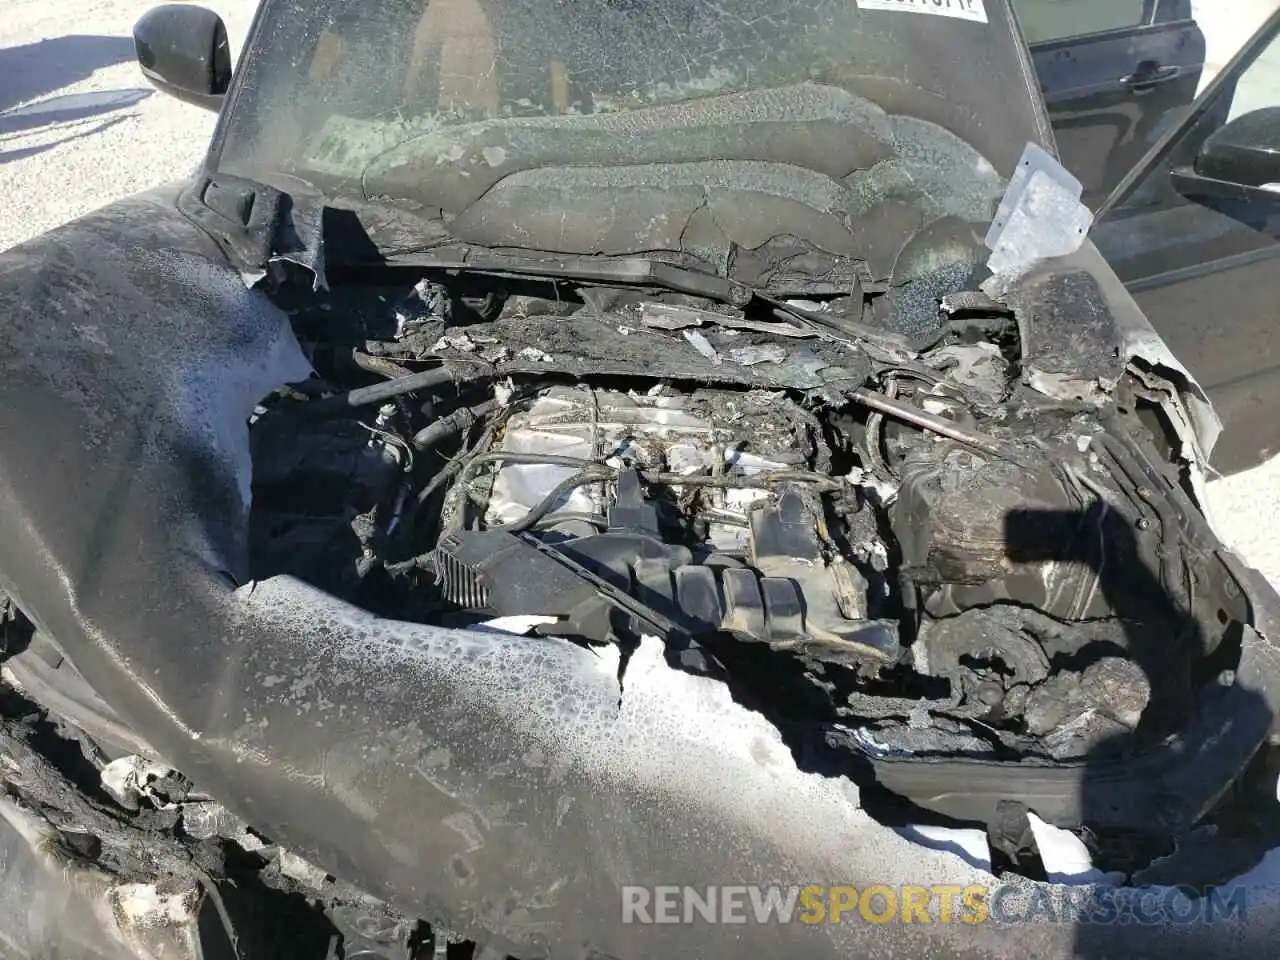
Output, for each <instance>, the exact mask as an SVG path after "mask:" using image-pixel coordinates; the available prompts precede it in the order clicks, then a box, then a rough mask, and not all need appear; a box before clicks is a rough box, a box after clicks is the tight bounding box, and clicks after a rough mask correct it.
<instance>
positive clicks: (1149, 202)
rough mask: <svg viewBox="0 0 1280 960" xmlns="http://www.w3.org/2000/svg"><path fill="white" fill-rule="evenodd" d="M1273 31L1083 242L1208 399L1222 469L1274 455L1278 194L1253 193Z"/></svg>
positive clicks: (1273, 26)
mask: <svg viewBox="0 0 1280 960" xmlns="http://www.w3.org/2000/svg"><path fill="white" fill-rule="evenodd" d="M1278 34H1280V18H1277V19H1274V20H1272V22H1271V23H1270V24H1269V25H1268V26H1267V27H1266V28H1265V30H1264V31H1263V32H1262V33H1261V34H1260V35H1259V36H1258V37H1257V38H1256V39H1255V40H1254V41H1252V42H1251V43H1250V45H1249V47H1247V48H1246V51H1245V52H1244V54H1242V55H1241V57H1240V58H1239V59H1238V60H1237V62H1236V63H1234V64H1233V65H1232V66H1230V67H1229V68H1228V69H1227V70H1226V71H1225V72H1224V73H1223V75H1222V76H1220V77H1219V78H1218V80H1217V81H1215V83H1214V84H1213V85H1212V86H1211V87H1210V88H1209V90H1208V91H1206V93H1205V96H1203V97H1202V98H1201V99H1200V100H1199V101H1198V102H1197V103H1196V104H1195V106H1194V107H1193V108H1192V112H1191V114H1190V115H1189V116H1188V117H1187V118H1186V119H1185V120H1184V121H1183V122H1182V123H1181V124H1180V125H1179V126H1178V127H1177V128H1176V129H1174V130H1173V131H1171V132H1170V133H1169V134H1168V135H1167V136H1166V138H1165V139H1164V140H1163V141H1161V143H1160V145H1159V146H1157V147H1156V148H1155V149H1154V150H1153V151H1152V152H1151V153H1150V154H1148V156H1147V157H1146V158H1145V159H1144V160H1143V162H1142V163H1141V164H1140V165H1139V167H1138V168H1137V169H1136V170H1135V171H1134V172H1133V173H1132V174H1130V176H1129V177H1128V178H1126V180H1125V182H1124V183H1122V184H1121V185H1120V187H1119V188H1118V190H1117V191H1116V193H1115V195H1114V196H1113V197H1112V198H1111V199H1110V200H1109V201H1108V202H1107V204H1106V205H1105V206H1104V207H1103V209H1102V210H1100V211H1099V214H1098V220H1097V223H1096V225H1095V227H1094V230H1093V234H1092V237H1093V240H1094V243H1095V244H1096V245H1097V247H1098V249H1099V251H1101V253H1102V255H1103V256H1104V257H1106V258H1107V260H1108V261H1109V262H1110V264H1111V266H1112V268H1113V269H1114V270H1115V271H1116V273H1117V274H1118V275H1119V277H1120V279H1121V280H1123V281H1124V283H1125V285H1126V286H1127V287H1128V288H1129V291H1130V292H1131V293H1132V294H1133V296H1134V299H1136V300H1137V301H1138V304H1139V305H1140V306H1141V307H1142V309H1143V311H1144V312H1145V313H1146V315H1147V318H1148V319H1149V320H1150V321H1151V323H1152V325H1153V326H1154V327H1155V328H1156V330H1157V331H1158V332H1159V333H1160V335H1161V336H1162V337H1164V339H1165V341H1166V342H1167V343H1168V345H1169V347H1170V348H1171V349H1172V351H1173V353H1174V355H1175V356H1177V357H1178V359H1179V360H1181V361H1182V362H1183V363H1184V364H1186V366H1187V367H1188V368H1189V369H1190V371H1191V372H1192V374H1194V375H1195V376H1196V378H1197V379H1198V380H1199V381H1200V384H1201V386H1203V387H1204V388H1205V389H1206V390H1207V391H1208V392H1209V396H1210V399H1212V400H1213V402H1214V405H1215V406H1216V407H1217V410H1218V415H1219V416H1220V417H1221V419H1222V421H1223V423H1224V424H1225V426H1226V433H1225V434H1224V436H1223V438H1222V440H1221V441H1220V442H1219V445H1218V449H1217V450H1216V451H1215V454H1214V461H1215V465H1216V466H1217V467H1218V468H1219V469H1222V470H1234V469H1240V468H1243V467H1247V466H1252V465H1253V464H1255V463H1257V462H1259V461H1260V460H1261V459H1263V458H1265V457H1266V456H1270V455H1272V454H1275V453H1277V452H1280V417H1277V415H1276V402H1277V394H1278V393H1280V312H1278V311H1280V307H1277V304H1280V242H1278V241H1280V193H1271V192H1270V191H1269V190H1267V189H1260V188H1265V187H1267V186H1269V184H1268V181H1269V180H1270V181H1271V182H1280V166H1277V168H1276V169H1275V170H1274V171H1273V170H1269V169H1268V158H1267V151H1266V149H1265V148H1266V147H1267V146H1268V143H1266V142H1265V141H1266V140H1268V139H1269V138H1270V132H1271V130H1273V129H1275V128H1277V127H1280V111H1277V109H1276V108H1280V37H1278ZM1258 111H1263V113H1262V114H1261V115H1259V114H1258V113H1257V112H1258ZM1228 124H1230V125H1231V129H1230V130H1226V129H1224V128H1225V127H1226V126H1227V125H1228ZM1260 131H1261V132H1260ZM1215 135H1216V136H1215ZM1260 141H1261V142H1260ZM1253 144H1257V145H1258V146H1259V147H1262V148H1263V149H1262V150H1260V151H1258V153H1256V154H1252V153H1250V152H1249V147H1250V146H1251V145H1253ZM1242 151H1243V153H1242ZM1241 156H1244V158H1245V159H1244V160H1243V161H1242V160H1241ZM1224 158H1225V159H1224ZM1231 171H1236V175H1232V174H1231V173H1230V172H1231ZM1250 178H1252V181H1253V182H1247V181H1248V180H1249V179H1250ZM1224 181H1225V183H1224ZM1233 184H1234V186H1233Z"/></svg>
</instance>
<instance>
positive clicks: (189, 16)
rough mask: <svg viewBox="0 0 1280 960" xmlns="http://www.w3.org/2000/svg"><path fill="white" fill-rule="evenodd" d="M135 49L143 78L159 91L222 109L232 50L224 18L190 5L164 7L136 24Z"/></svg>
mask: <svg viewBox="0 0 1280 960" xmlns="http://www.w3.org/2000/svg"><path fill="white" fill-rule="evenodd" d="M133 45H134V47H135V48H136V50H137V54H138V65H139V66H141V67H142V73H143V75H144V76H145V77H146V78H147V79H148V80H150V81H151V82H152V83H153V84H154V85H155V86H156V87H157V88H158V89H159V90H161V91H163V92H164V93H167V94H169V95H171V96H174V97H177V98H178V99H179V100H184V101H186V102H187V103H192V104H195V105H196V106H198V107H204V108H205V109H206V110H218V109H220V108H221V107H222V97H223V95H224V94H225V93H226V92H227V87H229V86H230V85H231V47H230V45H229V44H228V43H227V28H226V26H225V25H224V24H223V23H222V18H221V17H219V16H218V15H217V14H216V13H214V12H213V11H212V10H209V9H206V8H205V7H198V6H195V5H194V4H187V3H166V4H164V5H163V6H159V7H154V8H153V9H151V10H149V11H147V12H146V13H145V14H143V16H142V19H141V20H139V21H138V22H137V24H135V25H134V28H133Z"/></svg>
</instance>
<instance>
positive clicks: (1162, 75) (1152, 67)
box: [1120, 60, 1182, 93]
mask: <svg viewBox="0 0 1280 960" xmlns="http://www.w3.org/2000/svg"><path fill="white" fill-rule="evenodd" d="M1180 76H1182V68H1181V67H1178V66H1172V65H1164V66H1162V65H1161V64H1158V63H1152V62H1151V61H1149V60H1148V61H1145V62H1143V63H1140V64H1138V66H1137V68H1136V69H1135V70H1134V71H1133V73H1127V74H1125V75H1124V76H1123V77H1121V78H1120V86H1122V87H1126V88H1128V89H1129V90H1133V91H1134V92H1135V93H1143V92H1145V91H1147V90H1150V89H1152V88H1153V87H1157V86H1159V85H1160V84H1162V83H1168V82H1169V81H1170V80H1176V79H1178V77H1180Z"/></svg>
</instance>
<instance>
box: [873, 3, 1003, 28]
mask: <svg viewBox="0 0 1280 960" xmlns="http://www.w3.org/2000/svg"><path fill="white" fill-rule="evenodd" d="M854 3H855V5H856V6H857V7H858V9H859V10H896V11H898V12H899V13H930V14H933V15H934V16H936V17H954V18H955V19H957V20H972V21H973V22H974V23H986V22H987V8H986V7H985V6H983V0H854Z"/></svg>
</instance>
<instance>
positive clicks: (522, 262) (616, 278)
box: [387, 254, 756, 307]
mask: <svg viewBox="0 0 1280 960" xmlns="http://www.w3.org/2000/svg"><path fill="white" fill-rule="evenodd" d="M387 262H388V263H393V264H412V265H414V266H423V267H430V268H432V269H436V270H458V271H469V272H471V273H487V274H493V275H495V276H504V275H505V276H511V277H538V278H543V277H545V278H546V279H548V280H578V281H582V282H585V283H607V284H619V285H623V286H636V287H643V286H654V287H662V288H663V289H666V290H672V291H675V292H677V293H687V294H690V295H692V296H695V297H706V298H707V299H708V300H718V301H720V302H721V303H728V304H732V305H733V306H735V307H744V306H746V305H747V304H748V303H750V302H751V300H752V298H753V297H755V295H756V292H755V291H754V290H753V289H752V288H751V287H748V286H747V285H746V284H742V283H738V282H737V281H736V280H726V279H725V278H723V277H717V276H714V275H712V274H709V273H702V272H701V271H699V270H691V269H689V268H688V267H682V266H680V265H679V264H674V263H666V262H664V261H662V260H650V259H648V258H645V257H623V258H619V259H616V260H597V259H594V258H592V257H561V258H558V259H551V258H543V257H538V258H534V257H507V256H500V255H496V254H480V255H478V256H476V255H468V256H467V257H466V258H465V259H457V260H445V259H442V258H435V257H431V258H424V257H421V256H415V255H412V254H405V255H400V256H393V257H388V258H387Z"/></svg>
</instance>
